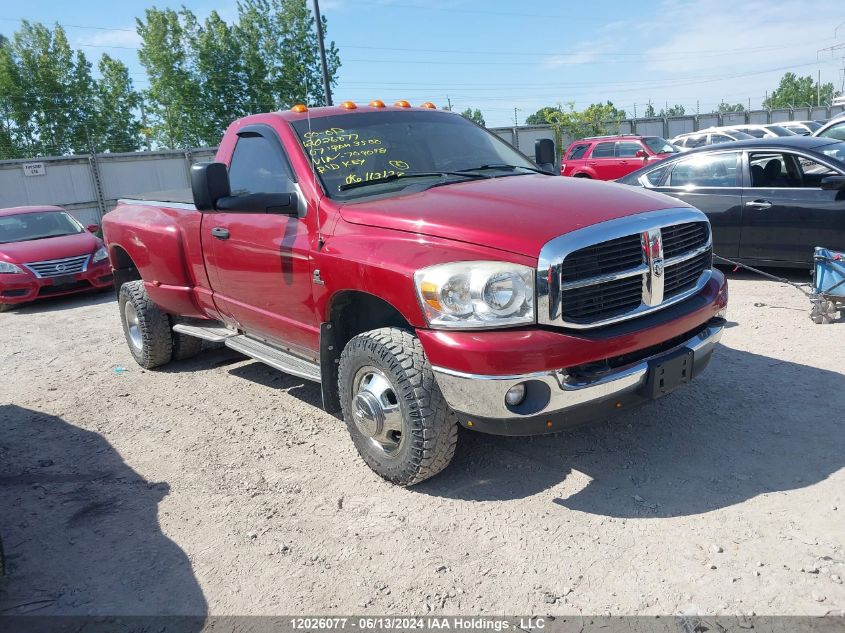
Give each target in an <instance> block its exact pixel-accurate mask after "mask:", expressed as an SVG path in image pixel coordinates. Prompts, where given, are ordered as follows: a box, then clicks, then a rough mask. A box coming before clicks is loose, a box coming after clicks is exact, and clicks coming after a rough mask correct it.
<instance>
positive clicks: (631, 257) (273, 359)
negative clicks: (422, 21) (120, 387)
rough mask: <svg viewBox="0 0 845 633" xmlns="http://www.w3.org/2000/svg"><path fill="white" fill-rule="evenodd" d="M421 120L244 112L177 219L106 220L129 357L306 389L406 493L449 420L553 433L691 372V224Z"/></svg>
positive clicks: (542, 157)
mask: <svg viewBox="0 0 845 633" xmlns="http://www.w3.org/2000/svg"><path fill="white" fill-rule="evenodd" d="M428 105H429V104H426V107H421V108H411V107H410V106H409V104H408V103H407V102H401V101H400V102H398V103H397V105H396V106H394V107H385V105H384V104H383V103H381V102H378V101H376V102H373V104H371V105H370V106H358V105H356V104H354V103H350V102H344V103H343V104H341V106H338V107H327V108H313V109H310V110H309V109H308V108H306V107H305V106H294V108H293V109H292V110H291V111H287V112H274V113H270V114H259V115H253V116H249V117H246V118H243V119H240V120H238V121H236V122H234V123H233V124H231V125H230V126H229V128H228V129H227V130H226V132H225V134H224V136H223V139H222V142H221V144H220V147H219V149H218V151H217V162H215V163H205V164H200V165H195V166H193V167H192V169H191V181H192V190H193V191H192V199H193V204H191V203H190V200H191V198H190V197H188V198H185V199H182V200H178V201H167V200H164V201H146V200H124V201H121V202H120V203H119V204H118V205H117V208H116V209H115V210H114V211H112V212H111V213H109V214H108V215H106V217H105V220H104V223H103V224H104V231H105V237H106V243H107V245H108V248H109V256H110V258H111V262H112V266H113V268H114V274H115V280H116V284H117V286H118V287H119V311H120V312H119V314H120V318H121V321H122V323H123V329H124V332H125V334H126V340H127V343H128V346H129V351H130V352H131V354H132V356H133V357H134V358H135V360H136V361H137V362H138V363H139V364H140V365H141V366H142V367H146V368H153V367H157V366H159V365H164V364H165V363H168V362H169V361H171V360H173V359H181V358H186V357H187V356H190V355H192V354H195V353H196V352H197V351H198V350H199V349H200V346H201V343H202V341H201V340H200V339H207V340H212V341H218V342H223V343H224V344H225V345H227V346H228V347H230V348H232V349H235V350H237V351H239V352H242V353H243V354H246V355H247V356H250V357H252V358H255V359H258V360H260V361H262V362H264V363H266V364H268V365H270V366H272V367H275V368H277V369H279V370H281V371H284V372H286V373H289V374H293V375H295V376H299V377H300V378H304V379H307V380H312V381H315V382H318V383H320V385H321V389H322V397H323V405H324V407H325V408H326V409H327V410H328V411H331V412H334V413H339V414H340V415H341V416H342V417H343V419H344V420H345V421H346V426H347V428H348V430H349V433H350V435H351V438H352V441H353V443H354V445H355V447H356V448H357V450H358V452H359V454H360V455H361V457H362V458H363V460H364V461H365V462H366V463H367V464H368V465H369V466H370V468H372V469H373V470H374V471H375V472H376V473H378V474H379V475H380V476H382V477H384V478H385V479H387V480H389V481H391V482H394V483H396V484H401V485H411V484H414V483H417V482H419V481H422V480H424V479H426V478H428V477H430V476H432V475H435V474H436V473H438V472H439V471H441V470H442V469H443V468H445V467H446V466H447V465H448V464H449V462H450V460H451V459H452V455H453V453H454V451H455V445H456V442H457V440H458V435H457V429H458V426H459V425H460V426H463V427H465V428H467V429H472V430H477V431H483V432H488V433H496V434H503V435H531V434H536V433H553V432H556V431H559V430H560V429H562V428H564V427H565V426H567V425H570V424H576V423H579V422H582V421H585V420H588V419H591V418H595V417H599V418H605V417H607V416H608V415H610V414H613V413H615V412H617V411H623V410H626V409H628V408H629V407H631V406H633V405H636V404H639V403H645V402H647V401H648V400H650V399H651V398H653V397H659V396H661V395H663V394H665V393H668V392H669V391H671V390H672V389H674V388H676V387H678V386H680V385H681V384H684V383H686V382H688V381H689V380H690V379H691V378H693V377H694V376H697V375H698V374H699V372H700V371H701V370H702V369H703V368H704V367H705V366H706V364H707V362H708V360H709V358H710V356H711V354H712V351H713V349H714V344H715V342H716V341H717V340H718V338H719V336H720V335H721V331H722V327H723V324H724V319H723V318H721V315H722V313H723V310H724V308H725V306H726V303H727V285H726V282H725V278H724V276H723V275H722V273H720V272H719V271H718V270H713V269H712V258H711V255H710V227H709V225H708V222H707V218H706V217H705V216H704V214H703V213H701V212H700V211H698V210H696V209H693V208H692V207H690V206H688V205H686V204H684V203H682V202H678V201H677V200H675V199H673V198H671V197H669V196H659V195H655V194H653V193H650V192H638V191H637V190H635V189H632V188H626V187H620V186H618V185H614V184H610V183H603V182H587V181H584V180H576V179H572V178H561V177H560V176H558V175H556V174H549V173H547V172H545V171H542V170H540V169H537V167H536V165H535V164H534V163H532V162H530V161H529V160H528V159H527V158H525V157H524V156H523V155H522V154H520V153H519V152H517V151H516V150H515V149H513V148H512V147H511V146H510V145H508V144H506V143H505V142H504V141H502V140H501V139H500V138H499V137H497V136H495V135H494V134H492V133H491V132H489V131H487V130H485V129H484V128H482V127H479V126H477V125H475V124H473V123H471V122H470V121H467V120H466V119H464V118H463V117H461V116H460V115H458V114H453V113H450V112H444V111H438V110H436V109H430V108H429V107H428ZM432 108H433V106H432ZM614 142H615V141H614ZM535 159H536V164H537V165H547V164H552V165H553V164H554V144H553V143H552V141H551V140H549V139H544V140H542V141H538V152H537V155H536V156H535ZM643 236H647V248H643V242H642V240H643ZM264 414H266V412H256V415H257V416H259V418H260V417H261V415H264Z"/></svg>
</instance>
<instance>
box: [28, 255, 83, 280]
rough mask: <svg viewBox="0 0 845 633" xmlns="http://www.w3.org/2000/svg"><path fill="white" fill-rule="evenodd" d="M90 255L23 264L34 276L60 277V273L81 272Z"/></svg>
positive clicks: (71, 273)
mask: <svg viewBox="0 0 845 633" xmlns="http://www.w3.org/2000/svg"><path fill="white" fill-rule="evenodd" d="M89 257H90V255H79V256H78V257H65V258H63V259H51V260H48V261H43V262H29V263H28V264H24V266H26V267H27V268H29V270H30V271H32V272H33V273H34V274H35V276H36V277H61V276H62V275H74V274H76V273H81V272H83V271H85V269H87V268H88V258H89Z"/></svg>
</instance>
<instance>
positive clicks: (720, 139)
mask: <svg viewBox="0 0 845 633" xmlns="http://www.w3.org/2000/svg"><path fill="white" fill-rule="evenodd" d="M750 138H754V137H753V136H750V135H748V134H745V133H744V132H738V131H737V130H726V129H723V128H716V127H714V128H707V129H706V130H699V131H698V132H688V133H686V134H679V135H678V136H676V137H675V138H673V139H672V140H671V141H669V142H670V143H672V145H677V146H678V147H679V148H681V151H682V152H685V151H687V150H690V149H693V148H695V147H704V146H705V145H715V144H717V143H730V142H731V141H742V140H747V139H750Z"/></svg>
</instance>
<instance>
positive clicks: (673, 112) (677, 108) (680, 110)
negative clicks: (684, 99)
mask: <svg viewBox="0 0 845 633" xmlns="http://www.w3.org/2000/svg"><path fill="white" fill-rule="evenodd" d="M684 112H686V108H684V106H682V105H681V104H680V103H677V104H675V105H673V106H672V107H671V108H669V109H668V110H666V109H665V108H660V114H658V115H657V116H659V117H671V116H684Z"/></svg>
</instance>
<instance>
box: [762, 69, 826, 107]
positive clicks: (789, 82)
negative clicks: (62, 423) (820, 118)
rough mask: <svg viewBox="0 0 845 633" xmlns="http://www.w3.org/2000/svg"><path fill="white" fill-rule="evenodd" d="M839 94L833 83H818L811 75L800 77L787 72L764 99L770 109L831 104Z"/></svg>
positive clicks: (764, 104)
mask: <svg viewBox="0 0 845 633" xmlns="http://www.w3.org/2000/svg"><path fill="white" fill-rule="evenodd" d="M835 96H838V93H836V91H835V89H834V87H833V84H832V83H825V84H821V85H819V84H817V83H816V82H815V81H814V80H813V78H812V77H811V76H809V75H807V76H806V77H798V76H797V75H796V74H795V73H786V74H785V75H784V76H783V77H781V79H780V83H779V84H778V87H777V88H775V89H774V90H773V91H772V93H771V94H770V95H769V96H768V97H767V98H766V99H765V100H764V101H763V107H764V108H766V109H768V110H775V109H777V108H803V107H805V106H818V105H829V104H830V102H831V101H833V98H834V97H835Z"/></svg>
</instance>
